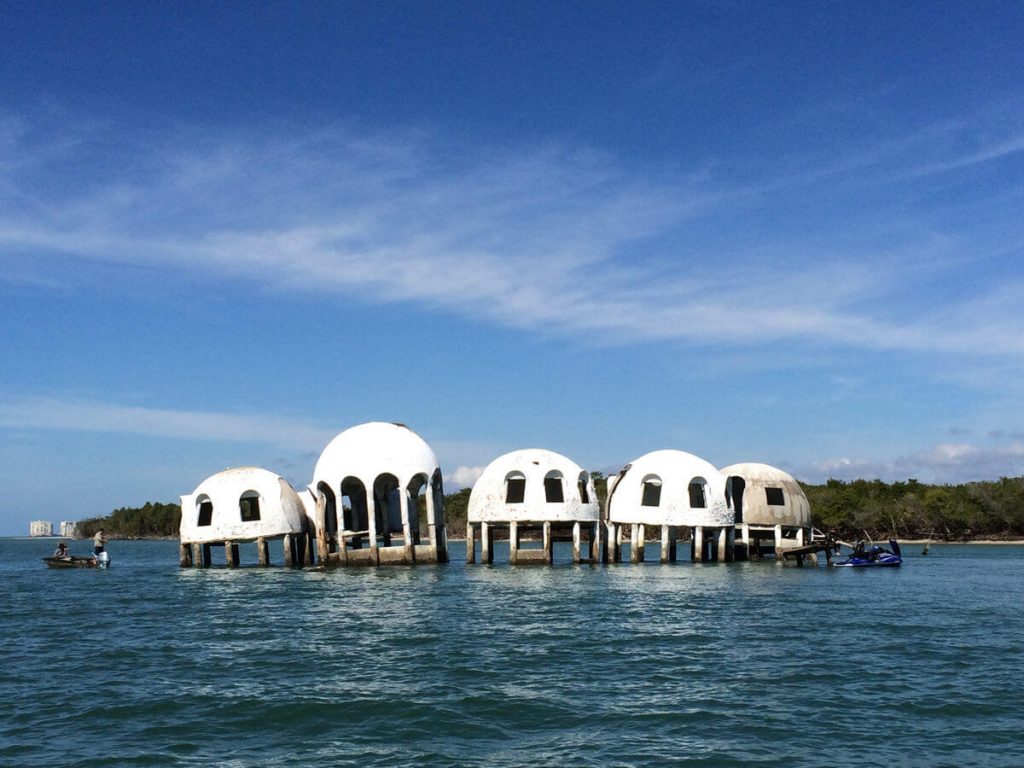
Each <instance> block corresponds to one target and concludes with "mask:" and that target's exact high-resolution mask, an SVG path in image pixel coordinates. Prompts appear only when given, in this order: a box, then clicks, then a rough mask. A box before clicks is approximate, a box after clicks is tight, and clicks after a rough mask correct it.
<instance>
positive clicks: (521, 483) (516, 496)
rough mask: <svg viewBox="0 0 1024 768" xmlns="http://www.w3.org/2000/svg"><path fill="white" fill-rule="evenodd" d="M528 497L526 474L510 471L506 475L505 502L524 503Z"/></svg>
mask: <svg viewBox="0 0 1024 768" xmlns="http://www.w3.org/2000/svg"><path fill="white" fill-rule="evenodd" d="M524 499H526V475H524V474H523V473H522V472H509V473H508V474H507V475H505V503H506V504H522V503H523V500H524Z"/></svg>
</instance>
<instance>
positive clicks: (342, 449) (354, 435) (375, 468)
mask: <svg viewBox="0 0 1024 768" xmlns="http://www.w3.org/2000/svg"><path fill="white" fill-rule="evenodd" d="M437 469H438V463H437V457H436V456H435V455H434V452H433V451H432V450H431V449H430V446H429V445H427V443H426V441H425V440H424V439H423V438H422V437H420V436H419V435H417V434H416V433H415V432H413V431H412V430H411V429H409V428H408V427H407V426H405V425H404V424H390V423H387V422H382V421H371V422H369V423H367V424H360V425H359V426H356V427H351V428H349V429H346V430H345V431H344V432H342V433H341V434H339V435H338V436H337V437H335V438H334V439H333V440H331V442H330V443H328V444H327V447H326V448H324V451H323V453H322V454H320V459H319V460H318V461H317V463H316V468H315V469H314V470H313V484H312V485H311V486H310V487H311V488H312V489H314V490H315V489H316V488H317V486H318V485H319V484H320V483H321V482H325V483H327V484H328V485H329V486H330V487H331V488H333V489H335V490H336V489H337V488H338V487H340V485H341V481H342V480H343V479H344V478H346V477H358V478H359V479H360V480H362V481H363V484H364V485H365V486H366V487H368V488H372V487H373V482H374V480H375V479H376V478H377V477H378V476H379V475H381V474H383V473H389V474H392V475H395V477H397V478H398V480H399V483H400V484H401V485H402V486H405V485H407V484H408V482H409V481H410V480H411V479H412V478H413V477H415V476H416V475H420V474H425V475H426V476H427V480H428V481H429V480H430V478H431V477H432V476H433V474H434V472H435V471H436V470H437Z"/></svg>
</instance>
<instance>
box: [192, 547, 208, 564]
mask: <svg viewBox="0 0 1024 768" xmlns="http://www.w3.org/2000/svg"><path fill="white" fill-rule="evenodd" d="M203 546H204V545H203V544H193V545H192V567H193V568H205V567H206V565H207V563H204V562H203Z"/></svg>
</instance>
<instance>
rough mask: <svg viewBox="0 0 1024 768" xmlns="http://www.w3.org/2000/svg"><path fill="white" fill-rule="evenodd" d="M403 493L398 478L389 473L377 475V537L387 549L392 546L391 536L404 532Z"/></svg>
mask: <svg viewBox="0 0 1024 768" xmlns="http://www.w3.org/2000/svg"><path fill="white" fill-rule="evenodd" d="M401 493H402V491H401V490H400V488H399V484H398V478H397V477H395V476H394V475H392V474H390V473H388V472H385V473H383V474H380V475H377V479H376V480H374V481H373V511H374V519H375V520H376V523H377V536H378V537H382V538H383V540H384V546H385V547H390V546H391V534H392V533H400V532H401V530H402V499H401ZM372 544H373V542H371V545H372ZM378 546H379V544H378Z"/></svg>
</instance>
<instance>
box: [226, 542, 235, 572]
mask: <svg viewBox="0 0 1024 768" xmlns="http://www.w3.org/2000/svg"><path fill="white" fill-rule="evenodd" d="M224 560H225V562H227V564H228V567H230V568H237V567H238V545H237V544H235V543H234V542H232V541H225V542H224Z"/></svg>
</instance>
